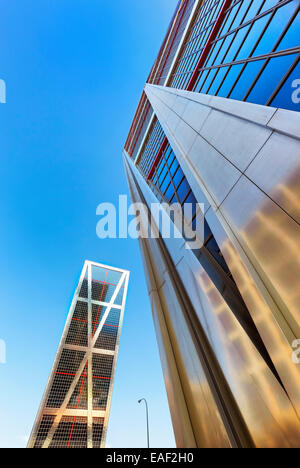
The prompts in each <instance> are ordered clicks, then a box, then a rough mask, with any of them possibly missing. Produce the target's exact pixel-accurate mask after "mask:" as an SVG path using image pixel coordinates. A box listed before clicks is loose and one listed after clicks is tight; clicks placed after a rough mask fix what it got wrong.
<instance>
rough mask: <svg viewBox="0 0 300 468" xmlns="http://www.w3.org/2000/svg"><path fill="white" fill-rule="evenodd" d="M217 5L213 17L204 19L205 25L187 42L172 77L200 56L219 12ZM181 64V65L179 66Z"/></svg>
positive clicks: (216, 4) (218, 3)
mask: <svg viewBox="0 0 300 468" xmlns="http://www.w3.org/2000/svg"><path fill="white" fill-rule="evenodd" d="M237 3H238V2H237ZM218 5H219V6H220V2H217V3H215V5H214V7H213V8H215V11H214V14H213V16H212V17H209V16H208V17H207V18H206V19H207V21H206V22H205V24H203V25H202V27H201V30H200V31H198V33H197V34H196V35H194V36H193V37H191V38H190V39H189V40H188V41H187V43H186V45H185V50H184V52H183V55H182V57H181V59H180V60H179V62H178V63H179V67H177V71H176V72H175V74H174V76H176V75H177V74H180V73H181V71H180V70H182V68H185V69H186V68H187V66H189V65H190V64H191V63H194V62H195V60H193V59H192V57H195V56H197V55H198V56H200V53H201V52H202V50H203V47H204V45H205V41H206V40H207V39H208V35H209V33H210V31H211V29H212V27H213V25H214V23H215V21H216V17H217V13H218V12H219V9H218V8H217V6H218ZM230 10H231V8H229V11H230ZM196 27H197V25H196V26H195V28H194V29H196ZM181 62H183V63H182V64H181ZM180 64H181V66H180Z"/></svg>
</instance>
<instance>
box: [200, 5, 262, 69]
mask: <svg viewBox="0 0 300 468" xmlns="http://www.w3.org/2000/svg"><path fill="white" fill-rule="evenodd" d="M263 3H264V2H262V3H261V5H260V8H259V9H258V11H257V15H256V16H255V18H257V17H258V14H259V12H260V9H261V8H262V5H263ZM241 6H242V5H241ZM250 8H251V2H250V4H249V6H248V8H247V10H246V12H245V14H244V16H243V18H242V21H241V25H240V26H238V27H237V28H235V29H231V27H232V25H233V24H234V22H235V19H236V16H237V15H238V12H239V10H238V11H237V12H236V15H235V17H234V18H233V19H232V22H231V25H230V27H229V30H228V32H227V33H226V34H224V35H223V36H222V37H219V38H218V39H217V40H216V41H213V42H212V46H211V52H210V54H209V57H208V58H207V60H206V62H205V64H206V63H209V60H210V58H211V57H212V55H213V53H214V51H216V54H215V57H214V59H213V61H212V65H214V64H216V62H217V61H218V62H219V63H224V59H225V57H226V55H227V54H228V52H229V51H230V48H231V47H232V45H233V43H234V41H235V40H236V37H237V34H238V33H239V31H240V30H241V29H243V28H246V27H247V23H245V24H243V21H244V19H245V18H246V16H247V14H248V11H249V9H250ZM255 21H256V20H255V19H253V20H250V22H248V23H249V24H250V23H251V26H252V24H253V23H254V22H255ZM249 24H248V25H249ZM250 29H251V27H250V28H249V30H248V34H249V32H250ZM248 34H245V37H244V39H243V40H242V44H243V43H244V41H245V39H246V37H247V36H248ZM230 37H231V41H230V43H229V44H228V46H227V47H226V48H225V51H224V55H223V56H222V57H221V56H220V57H219V54H220V53H222V49H223V46H224V44H225V43H226V41H227V39H229V38H230ZM242 44H241V45H240V47H239V51H240V48H241V47H242ZM237 53H238V52H237ZM237 53H236V54H235V56H234V59H235V57H236V56H237ZM218 57H219V60H218ZM234 59H233V61H234ZM205 64H204V67H205Z"/></svg>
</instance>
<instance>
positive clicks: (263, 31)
mask: <svg viewBox="0 0 300 468" xmlns="http://www.w3.org/2000/svg"><path fill="white" fill-rule="evenodd" d="M282 3H283V4H287V3H290V0H289V1H284V2H282ZM261 7H262V6H261ZM271 11H273V13H272V14H271V15H270V18H269V20H268V21H267V23H266V24H265V27H264V28H263V30H262V31H261V34H260V35H259V37H258V39H257V41H256V43H255V45H254V47H253V48H252V50H251V52H250V54H249V57H248V58H250V57H252V54H253V53H254V51H255V49H256V47H257V45H258V44H259V43H260V41H261V38H262V37H263V35H264V33H265V31H266V30H267V28H268V26H269V24H270V23H271V21H272V19H273V17H274V15H275V14H276V12H277V11H278V5H277V8H276V6H274V7H273V8H271V9H269V10H267V13H268V12H271ZM297 12H298V10H296V11H295V13H294V15H292V17H291V18H290V20H289V23H288V24H287V26H286V28H285V29H284V31H283V32H282V34H281V35H280V37H279V39H278V42H276V44H275V46H274V47H273V50H272V51H274V50H276V48H277V46H278V43H279V42H280V41H281V40H282V37H284V35H285V34H286V32H287V30H288V28H289V26H290V24H291V22H292V21H293V20H294V18H295V17H296V15H297ZM263 16H265V13H264V14H262V15H258V16H257V17H256V19H259V18H261V17H263ZM256 19H255V20H253V21H252V20H251V21H250V22H247V23H245V24H246V25H249V23H251V27H250V28H249V29H248V32H247V34H245V36H244V38H243V40H242V41H241V44H240V45H239V47H238V49H237V51H236V53H235V55H234V58H233V60H232V61H231V62H226V61H225V58H226V56H227V54H228V53H229V51H230V48H231V46H232V45H233V44H234V41H235V40H236V36H237V34H238V33H239V31H241V29H242V28H244V27H248V26H245V25H243V26H242V27H241V28H238V30H237V32H236V33H235V34H233V38H232V40H231V43H230V45H229V46H228V47H227V48H226V50H225V55H224V56H223V57H222V59H221V61H220V62H221V64H222V65H224V66H226V65H232V64H239V63H242V61H239V60H236V57H238V55H239V52H240V50H241V48H242V47H243V45H244V43H245V41H246V40H247V38H248V36H249V34H251V28H252V26H253V25H254V22H255V21H256ZM230 34H231V33H230ZM227 37H229V36H228V35H227ZM225 40H226V39H224V41H225ZM224 41H223V44H224ZM223 44H222V45H221V49H222V46H223ZM272 51H271V52H272ZM281 52H282V54H286V52H287V50H282V51H281ZM270 54H271V53H270ZM270 54H265V55H262V56H256V57H253V59H255V60H258V58H267V57H269V56H271V55H270ZM216 60H217V57H216V58H215V61H214V63H215V62H216ZM266 65H267V64H265V66H266ZM245 67H246V64H245V65H244V67H243V68H242V69H241V71H240V74H239V76H238V78H237V79H236V81H235V83H236V82H238V80H239V78H240V76H241V74H242V73H243V71H244V68H245ZM203 69H205V67H203ZM262 71H263V70H261V72H262ZM229 72H230V69H228V70H227V73H226V74H225V76H224V77H223V80H222V81H221V83H220V85H219V87H218V89H217V91H216V93H215V94H218V92H219V90H220V88H221V87H222V85H223V83H224V81H225V80H226V78H227V75H228V73H229ZM206 78H208V76H207V77H206ZM199 79H200V77H199ZM235 83H234V84H235ZM204 84H205V83H203V85H202V87H201V88H200V89H199V92H200V91H201V90H202V88H203V86H204ZM212 84H213V82H212V83H211V84H210V86H209V88H208V89H207V91H206V92H209V89H210V87H211V86H212ZM233 87H234V86H232V89H233ZM232 89H230V92H229V93H228V96H229V95H230V93H231V92H232ZM249 92H250V91H249Z"/></svg>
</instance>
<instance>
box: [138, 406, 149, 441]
mask: <svg viewBox="0 0 300 468" xmlns="http://www.w3.org/2000/svg"><path fill="white" fill-rule="evenodd" d="M142 401H144V402H145V405H146V419H147V445H148V448H149V447H150V445H149V415H148V404H147V400H146V398H141V399H140V400H138V402H139V403H141V402H142Z"/></svg>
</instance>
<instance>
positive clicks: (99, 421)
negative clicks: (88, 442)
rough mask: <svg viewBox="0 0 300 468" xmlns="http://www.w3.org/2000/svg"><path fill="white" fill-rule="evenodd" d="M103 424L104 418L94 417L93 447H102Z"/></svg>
mask: <svg viewBox="0 0 300 468" xmlns="http://www.w3.org/2000/svg"><path fill="white" fill-rule="evenodd" d="M103 426H104V419H103V418H93V448H100V444H101V440H102V434H103Z"/></svg>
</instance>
